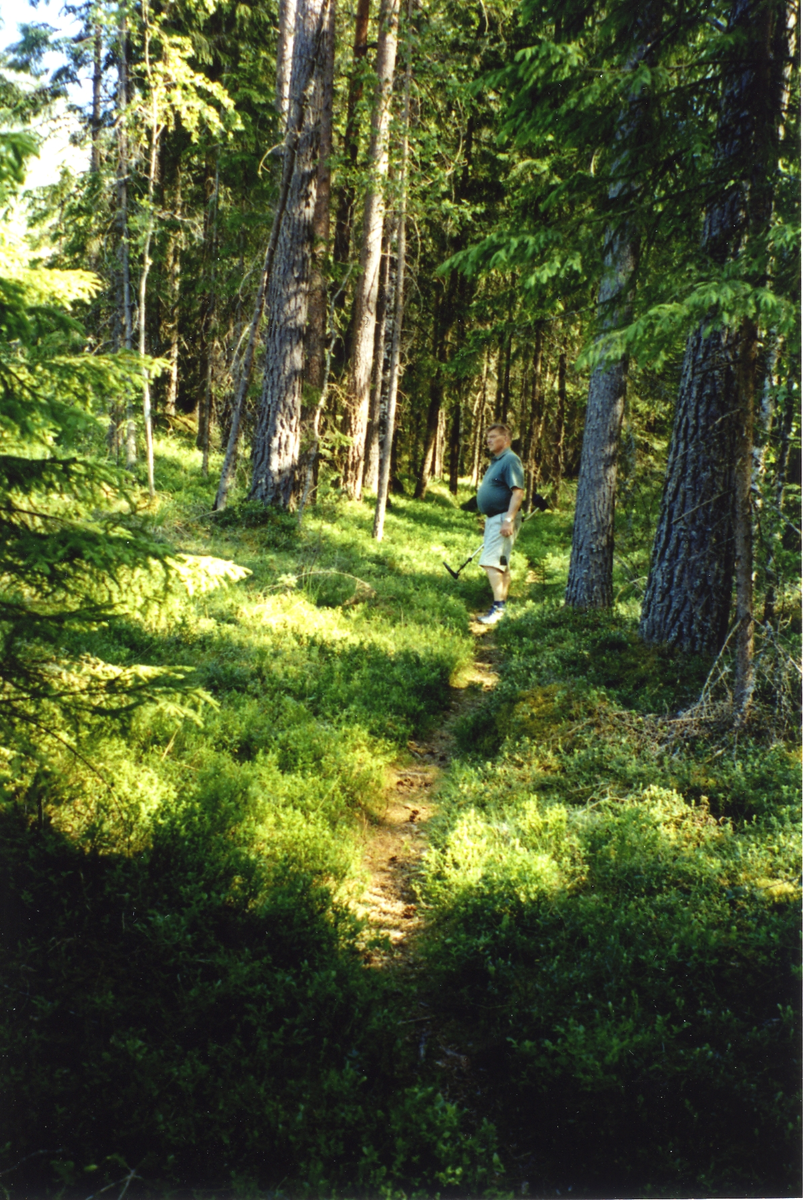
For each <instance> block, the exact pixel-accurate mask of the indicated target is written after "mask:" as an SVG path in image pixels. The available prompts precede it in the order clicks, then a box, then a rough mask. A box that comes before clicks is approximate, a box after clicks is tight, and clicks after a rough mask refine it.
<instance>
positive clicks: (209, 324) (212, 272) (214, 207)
mask: <svg viewBox="0 0 803 1200" xmlns="http://www.w3.org/2000/svg"><path fill="white" fill-rule="evenodd" d="M219 198H220V150H219V149H218V150H217V151H216V153H215V183H214V190H213V192H212V197H211V200H210V203H209V207H210V209H211V211H210V214H209V216H210V219H209V222H208V226H209V229H208V245H209V262H210V268H209V293H208V296H207V301H206V312H205V314H204V356H205V359H206V370H205V378H204V394H203V401H202V404H201V412H202V415H203V422H202V428H203V434H202V435H201V431H200V428H199V440H200V449H201V451H202V455H203V457H202V461H201V472H202V474H203V475H204V476H206V475H208V474H209V449H210V442H211V438H212V416H213V404H212V387H213V377H214V357H215V314H216V309H217V303H216V295H215V285H216V278H217V224H218V221H217V218H218V203H219ZM199 426H201V422H199Z"/></svg>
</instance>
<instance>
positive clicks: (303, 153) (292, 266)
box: [250, 0, 330, 508]
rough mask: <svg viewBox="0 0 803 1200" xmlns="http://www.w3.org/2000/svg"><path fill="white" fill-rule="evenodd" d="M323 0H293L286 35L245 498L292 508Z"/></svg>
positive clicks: (310, 252) (324, 20) (319, 108)
mask: <svg viewBox="0 0 803 1200" xmlns="http://www.w3.org/2000/svg"><path fill="white" fill-rule="evenodd" d="M329 3H330V0H299V4H298V8H297V11H296V25H295V34H294V39H293V67H292V74H291V80H290V104H289V116H288V132H289V131H290V130H293V131H296V130H297V135H296V136H295V150H294V152H293V151H292V150H291V147H290V146H289V145H287V146H286V148H285V156H286V162H285V168H286V169H287V170H288V171H289V178H288V179H287V180H283V182H285V183H286V200H285V203H284V212H283V214H280V213H279V212H277V214H276V216H277V220H278V219H280V222H281V223H280V227H279V231H278V237H277V240H276V250H275V261H274V262H273V263H272V264H271V270H270V279H269V281H268V283H267V291H266V302H265V308H266V314H267V331H266V337H265V350H266V353H265V372H264V377H263V387H262V397H261V402H260V410H259V418H258V422H257V432H256V438H255V440H254V450H253V458H252V465H253V474H252V482H251V491H250V497H251V498H252V499H255V500H261V501H262V503H263V504H275V505H278V506H279V507H282V508H288V507H291V505H292V503H293V499H294V488H295V484H296V471H297V468H298V458H299V431H300V423H301V399H302V386H303V377H304V337H305V330H306V324H307V311H308V302H309V287H310V276H311V270H312V255H313V237H314V232H313V218H314V214H315V200H316V196H317V190H318V159H319V151H320V132H321V112H322V107H323V65H324V56H325V52H326V30H327V27H328V20H329Z"/></svg>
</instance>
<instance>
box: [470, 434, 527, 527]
mask: <svg viewBox="0 0 803 1200" xmlns="http://www.w3.org/2000/svg"><path fill="white" fill-rule="evenodd" d="M513 488H521V489H522V491H523V490H524V467H523V466H522V465H521V459H520V458H519V456H518V454H514V453H513V451H512V450H511V449H510V447H508V449H507V450H503V451H502V453H501V454H499V455H497V457H496V458H492V459H491V465H490V466H489V467H488V470H487V471H486V472H485V474H484V475H483V477H482V483H481V484H480V486H479V490H478V491H477V508H478V509H479V510H480V512H481V513H482V515H483V516H484V517H496V516H498V515H499V513H503V512H507V509H508V505H509V504H510V497H511V495H512V494H513Z"/></svg>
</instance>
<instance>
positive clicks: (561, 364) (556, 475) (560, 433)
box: [552, 347, 566, 502]
mask: <svg viewBox="0 0 803 1200" xmlns="http://www.w3.org/2000/svg"><path fill="white" fill-rule="evenodd" d="M565 434H566V348H565V347H564V348H563V349H562V350H561V352H560V355H559V356H558V408H557V412H556V413H555V457H554V463H553V468H552V482H553V484H554V486H555V500H556V502H557V500H558V499H559V498H560V485H561V482H562V481H563V440H564V437H565Z"/></svg>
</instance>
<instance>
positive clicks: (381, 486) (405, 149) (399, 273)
mask: <svg viewBox="0 0 803 1200" xmlns="http://www.w3.org/2000/svg"><path fill="white" fill-rule="evenodd" d="M412 7H413V5H412V0H407V31H408V38H409V37H410V32H411V23H412ZM412 74H413V59H412V48H411V45H410V42H409V41H408V45H407V63H406V67H405V73H404V115H403V118H402V121H403V125H402V127H403V130H404V132H403V133H402V157H401V168H400V194H399V225H398V233H397V238H396V295H395V305H394V313H393V339H392V341H391V347H390V370H389V376H388V394H387V403H386V404H385V405H384V406H383V409H382V413H381V414H380V430H379V432H380V444H381V456H380V463H379V482H378V484H377V495H376V509H375V510H374V527H373V530H372V537H374V538H375V539H376V541H378V542H381V541H382V537H383V535H384V532H385V511H386V509H387V502H388V489H389V487H390V479H391V472H392V471H393V466H394V463H393V448H394V444H395V432H396V400H397V396H398V392H399V373H400V366H401V339H402V327H403V325H404V276H405V270H406V265H407V170H408V156H409V141H410V137H409V135H410V86H411V81H412Z"/></svg>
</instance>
